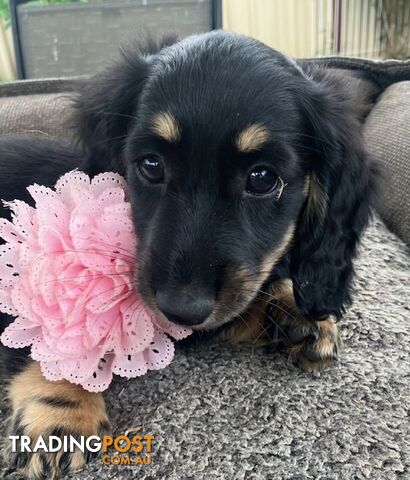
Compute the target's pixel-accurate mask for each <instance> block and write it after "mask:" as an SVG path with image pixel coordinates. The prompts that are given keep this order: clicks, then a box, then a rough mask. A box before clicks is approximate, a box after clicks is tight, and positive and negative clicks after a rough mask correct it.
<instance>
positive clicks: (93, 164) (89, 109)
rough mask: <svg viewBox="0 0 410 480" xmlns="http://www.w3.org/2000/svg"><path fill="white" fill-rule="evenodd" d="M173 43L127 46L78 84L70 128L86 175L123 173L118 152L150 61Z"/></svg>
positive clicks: (162, 42)
mask: <svg viewBox="0 0 410 480" xmlns="http://www.w3.org/2000/svg"><path fill="white" fill-rule="evenodd" d="M175 40H176V39H175V38H174V37H164V38H163V39H162V40H160V41H159V42H158V43H156V42H153V41H151V40H149V41H148V42H146V44H145V45H144V46H143V47H141V46H137V45H136V44H134V43H133V44H130V45H127V46H126V47H123V48H122V49H121V57H120V58H119V60H117V61H116V62H114V63H113V64H112V65H111V66H110V67H108V68H107V69H106V70H105V71H103V72H101V73H99V74H96V75H95V76H93V77H91V78H89V79H87V80H84V81H83V82H82V83H81V85H80V87H79V92H78V95H77V96H76V97H75V99H74V107H75V108H74V118H73V127H74V129H75V131H76V132H77V138H78V140H79V142H80V144H81V146H82V148H84V149H85V151H86V153H87V154H88V159H89V160H88V165H87V170H88V173H90V174H96V173H99V172H102V171H107V170H115V171H118V172H119V173H124V172H123V165H122V162H121V152H122V148H123V145H124V142H125V138H126V136H127V132H128V129H129V126H130V124H131V122H133V121H135V119H136V115H137V109H138V100H139V97H140V94H141V92H142V89H143V87H144V84H145V81H146V79H147V77H148V75H149V71H150V65H151V62H152V58H153V56H154V55H155V54H156V53H158V52H159V51H160V50H161V49H162V48H163V47H165V46H167V45H171V44H172V43H174V42H175Z"/></svg>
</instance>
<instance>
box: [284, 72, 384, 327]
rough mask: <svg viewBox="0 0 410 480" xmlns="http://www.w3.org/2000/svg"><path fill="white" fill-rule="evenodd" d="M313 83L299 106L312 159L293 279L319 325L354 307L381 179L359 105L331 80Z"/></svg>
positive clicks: (304, 307) (300, 301) (293, 259)
mask: <svg viewBox="0 0 410 480" xmlns="http://www.w3.org/2000/svg"><path fill="white" fill-rule="evenodd" d="M308 82H309V89H310V92H309V94H307V95H303V98H300V102H301V103H302V109H303V115H304V118H305V121H306V128H307V132H306V133H305V135H304V144H305V145H306V146H307V148H306V150H305V153H306V151H309V152H310V154H309V156H308V159H307V170H306V171H307V175H306V191H305V193H306V202H305V205H304V208H303V210H302V212H301V216H300V218H299V222H298V227H297V231H296V238H295V240H296V241H295V244H294V248H293V250H292V252H291V277H292V280H293V284H294V295H295V299H296V303H297V305H298V307H299V309H300V311H301V313H302V314H303V315H304V316H306V317H307V318H312V319H315V320H318V319H322V318H325V317H326V316H328V315H329V314H333V315H335V316H336V317H337V318H339V317H340V316H341V315H342V313H343V312H344V308H345V306H346V305H348V304H349V303H350V287H351V282H352V276H353V259H354V256H355V253H356V248H357V245H358V242H359V239H360V236H361V234H362V232H363V230H364V228H365V226H366V225H367V223H368V220H369V216H370V197H371V193H372V190H373V183H374V175H375V173H376V171H375V168H374V166H372V165H371V163H370V162H369V160H368V158H367V155H366V153H365V151H364V148H363V144H362V139H361V133H360V132H361V124H360V120H359V118H360V116H361V112H362V111H363V109H362V108H360V105H356V104H355V101H354V99H351V98H350V97H349V94H348V92H343V91H342V90H339V89H338V85H332V82H331V81H330V82H329V79H326V78H323V79H322V80H321V81H320V82H319V83H316V82H314V81H312V80H311V79H310V80H308ZM307 139H308V140H310V144H309V143H307V142H306V141H307Z"/></svg>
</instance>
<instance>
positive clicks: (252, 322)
mask: <svg viewBox="0 0 410 480" xmlns="http://www.w3.org/2000/svg"><path fill="white" fill-rule="evenodd" d="M265 307H266V304H265V302H264V301H263V300H257V301H256V302H255V305H254V308H253V309H252V312H250V313H249V314H248V315H246V316H245V317H243V318H241V319H239V320H238V321H237V322H235V323H233V324H232V325H231V326H230V327H229V328H227V329H226V330H222V332H220V333H219V334H218V339H219V340H222V341H228V342H230V343H252V344H255V343H257V344H258V346H260V345H265V344H266V343H267V342H266V337H265V336H264V330H265V326H264V321H263V318H261V311H263V309H264V308H265Z"/></svg>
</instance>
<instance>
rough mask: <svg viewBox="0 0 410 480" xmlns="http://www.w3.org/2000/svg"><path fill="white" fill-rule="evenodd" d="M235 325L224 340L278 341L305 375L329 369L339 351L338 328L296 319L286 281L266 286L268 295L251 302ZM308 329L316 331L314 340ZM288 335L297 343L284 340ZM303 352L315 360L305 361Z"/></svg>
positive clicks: (295, 308) (333, 325)
mask: <svg viewBox="0 0 410 480" xmlns="http://www.w3.org/2000/svg"><path fill="white" fill-rule="evenodd" d="M268 301H271V303H272V305H273V306H274V308H273V311H272V312H271V315H272V318H269V317H268V315H267V302H268ZM239 322H240V320H238V324H237V325H236V324H234V325H233V326H232V327H230V329H229V330H227V331H226V333H224V335H225V339H228V340H230V341H232V342H235V343H236V342H237V341H238V338H239V340H240V341H241V340H242V339H243V338H245V339H246V340H245V341H253V342H254V339H255V338H257V340H258V344H259V343H260V344H266V343H272V342H277V341H278V340H280V341H281V342H283V343H284V344H285V345H287V347H288V348H289V352H290V356H291V358H292V359H293V360H295V361H296V362H297V363H299V365H300V366H301V367H302V369H304V370H305V371H311V372H313V371H319V370H321V369H323V368H324V367H326V366H328V365H330V364H331V363H333V361H334V357H335V355H337V353H338V351H339V350H340V348H341V339H340V337H339V331H338V327H337V325H336V324H335V323H334V322H333V321H332V320H330V319H326V320H320V321H316V322H315V321H313V320H306V319H304V318H303V317H302V316H301V315H300V313H299V311H298V308H297V306H296V304H295V299H294V294H293V284H292V281H291V280H290V279H283V280H280V281H278V282H275V283H273V284H272V285H270V287H269V289H268V295H266V296H265V295H264V296H262V297H261V298H260V299H259V300H257V301H255V302H254V303H253V305H252V307H251V308H250V309H249V311H248V312H247V313H246V315H244V318H243V321H242V322H240V323H239ZM246 325H247V326H248V328H247V331H246ZM269 327H271V328H269ZM312 327H314V328H316V330H317V339H314V338H313V337H312V336H311V333H312ZM273 331H275V333H273ZM290 332H297V334H298V335H299V336H300V340H298V341H297V342H294V341H293V340H292V339H291V337H290V336H288V334H289V333H290ZM255 336H256V337H255ZM292 338H293V337H292ZM306 348H308V349H309V351H310V352H312V353H313V354H314V355H315V357H317V359H315V360H312V359H311V358H308V357H307V352H306V350H305V349H306Z"/></svg>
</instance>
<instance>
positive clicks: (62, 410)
mask: <svg viewBox="0 0 410 480" xmlns="http://www.w3.org/2000/svg"><path fill="white" fill-rule="evenodd" d="M8 397H9V400H10V402H11V406H12V412H13V413H12V417H11V419H10V425H11V426H12V428H14V429H17V430H20V431H22V434H23V435H28V436H29V437H30V438H31V440H32V441H35V440H36V439H37V437H38V436H39V435H42V436H43V438H46V437H47V436H48V435H50V434H53V432H54V431H63V432H66V434H67V435H85V436H90V435H97V434H99V433H100V429H101V427H104V428H106V426H108V425H109V422H108V417H107V414H106V410H105V404H104V399H103V397H102V395H101V394H100V393H91V392H88V391H86V390H84V389H82V388H81V387H79V386H77V385H73V384H71V383H69V382H67V381H57V382H49V381H48V380H46V379H45V378H44V377H43V375H42V374H41V371H40V367H39V365H38V363H36V362H30V363H29V364H28V365H27V366H26V368H25V369H24V370H23V371H22V372H21V373H19V374H17V375H16V376H15V377H14V378H13V379H12V380H11V382H10V385H9V388H8ZM47 399H55V400H56V401H60V402H62V405H50V404H48V403H46V401H45V400H47ZM64 402H65V403H64ZM10 434H14V433H13V432H10ZM62 454H63V452H62V451H60V452H56V453H54V454H48V461H49V466H50V468H51V471H52V472H54V473H53V474H55V475H57V474H58V472H59V460H60V458H61V456H62ZM84 464H85V458H84V455H83V454H82V452H81V451H79V450H76V451H74V452H73V453H72V454H71V455H70V464H69V467H70V469H71V470H76V469H78V468H80V467H82V466H83V465H84ZM42 469H43V463H42V461H41V459H40V453H32V454H31V455H30V457H29V462H28V463H27V465H26V466H25V467H24V468H23V470H22V472H23V473H24V475H25V476H26V477H27V478H28V479H35V478H40V477H41V473H42ZM41 478H42V477H41Z"/></svg>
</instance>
